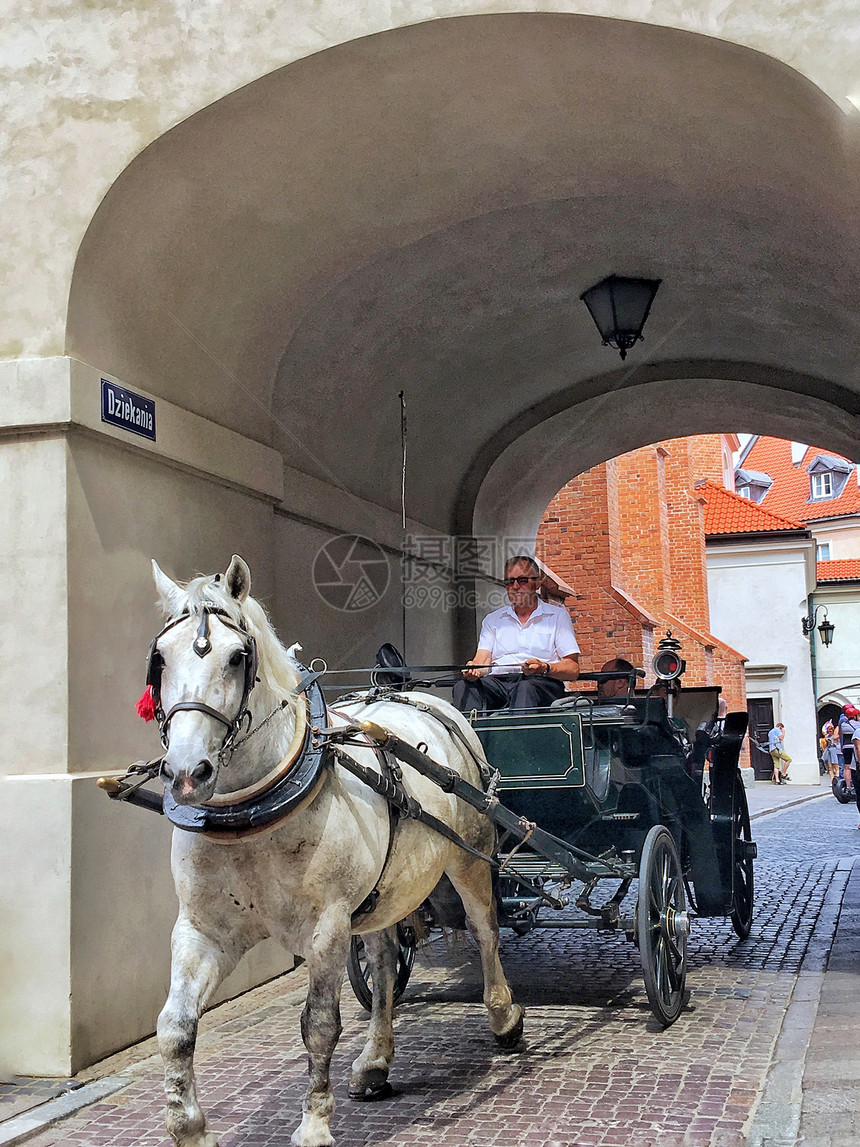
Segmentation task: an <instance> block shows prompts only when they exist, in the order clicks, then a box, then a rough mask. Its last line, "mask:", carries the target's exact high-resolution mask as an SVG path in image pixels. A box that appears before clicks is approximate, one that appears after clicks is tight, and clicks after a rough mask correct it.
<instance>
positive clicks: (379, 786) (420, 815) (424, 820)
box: [321, 729, 498, 920]
mask: <svg viewBox="0 0 860 1147" xmlns="http://www.w3.org/2000/svg"><path fill="white" fill-rule="evenodd" d="M349 731H350V730H340V729H339V730H337V732H338V733H341V734H342V733H344V732H347V733H348V732H349ZM321 732H323V730H321ZM330 750H331V752H332V753H333V755H334V756H335V758H336V759H337V761H338V764H340V765H342V766H343V768H345V769H346V770H347V772H350V773H352V775H353V776H354V777H357V778H358V779H359V780H360V781H361V782H362V783H363V784H365V785H367V787H368V788H369V789H373V791H374V792H375V793H379V795H380V796H381V797H384V798H385V800H386V802H387V803H388V806H389V809H393V810H395V815H396V820H395V822H394V823H393V824H392V828H391V833H390V835H389V840H388V851H387V853H386V856H385V861H384V863H383V866H382V871H381V872H380V874H379V876H378V877H377V880H376V884H375V885H374V888H373V891H372V892H371V893H370V894H369V895H368V896H367V897H365V899H364V901H363V902H362V903H361V904H360V905H359V906H358V908H357V909H356V910H355V912H354V913H353V916H352V918H353V920H355V919H357V918H359V917H361V916H366V915H368V914H369V913H370V912H372V911H373V909H374V908H375V907H376V902H377V900H378V899H379V891H378V888H379V885H380V884H381V883H382V878H383V876H384V874H385V869H386V867H387V866H388V861H389V859H390V857H391V852H392V848H393V844H394V831H395V829H396V827H397V823H398V822H399V820H400V818H401V817H404V816H405V817H407V818H408V819H409V820H417V821H419V822H420V823H421V824H424V825H426V826H427V827H428V828H431V829H433V831H434V832H438V833H439V835H440V836H444V837H445V838H446V839H447V840H450V841H451V842H452V843H453V844H456V845H457V847H458V848H462V849H463V850H464V851H465V852H468V853H469V854H470V855H471V856H474V857H476V858H477V859H478V860H483V861H485V862H486V863H487V864H489V865H490V866H491V867H492V868H498V862H497V861H495V860H494V859H493V858H492V857H491V856H487V855H486V853H483V852H480V851H479V850H478V849H477V848H473V847H472V845H471V844H468V843H467V842H466V841H465V840H464V839H463V838H462V836H460V834H459V833H458V832H455V831H454V829H453V828H450V827H449V826H448V825H447V824H445V822H444V821H442V820H440V819H439V818H438V817H436V816H433V814H432V813H429V812H427V810H426V809H425V808H423V807H422V806H421V804H420V803H419V802H418V801H417V800H416V799H415V798H414V797H411V796H410V795H409V794H408V793H407V792H406V789H405V788H404V787H403V783H402V775H403V774H402V771H401V769H400V764H399V762H398V761H397V759H396V758H395V757H394V754H393V753H389V752H388V750H386V749H381V748H379V747H378V746H377V748H376V751H377V759H378V760H379V762H380V766H381V769H382V771H381V772H379V773H378V772H376V770H375V769H369V768H367V767H366V766H365V765H361V764H359V763H358V761H355V760H353V758H352V757H350V756H349V755H348V754H347V753H345V752H344V751H343V750H342V749H341V748H340V747H339V746H338V745H334V744H332V745H330Z"/></svg>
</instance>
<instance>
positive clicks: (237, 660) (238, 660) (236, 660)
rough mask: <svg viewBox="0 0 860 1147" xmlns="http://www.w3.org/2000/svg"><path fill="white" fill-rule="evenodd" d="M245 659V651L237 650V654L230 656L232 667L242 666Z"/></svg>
mask: <svg viewBox="0 0 860 1147" xmlns="http://www.w3.org/2000/svg"><path fill="white" fill-rule="evenodd" d="M244 657H245V651H244V649H237V650H236V652H235V653H231V654H230V664H231V665H241V664H242V661H243V660H244Z"/></svg>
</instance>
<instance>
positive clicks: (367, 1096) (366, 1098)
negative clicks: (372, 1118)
mask: <svg viewBox="0 0 860 1147" xmlns="http://www.w3.org/2000/svg"><path fill="white" fill-rule="evenodd" d="M393 1094H394V1088H393V1087H392V1086H391V1084H390V1083H389V1082H388V1077H387V1075H386V1073H385V1072H382V1071H369V1072H368V1073H367V1075H366V1076H365V1078H364V1079H363V1080H362V1081H361V1084H360V1085H359V1086H358V1087H356V1086H354V1085H353V1084H350V1087H349V1098H350V1099H354V1100H356V1102H358V1103H374V1102H375V1101H376V1100H377V1099H390V1098H391V1096H392V1095H393Z"/></svg>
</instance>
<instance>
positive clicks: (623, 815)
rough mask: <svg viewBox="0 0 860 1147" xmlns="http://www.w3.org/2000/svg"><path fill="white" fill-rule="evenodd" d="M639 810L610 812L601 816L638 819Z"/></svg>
mask: <svg viewBox="0 0 860 1147" xmlns="http://www.w3.org/2000/svg"><path fill="white" fill-rule="evenodd" d="M638 819H639V813H638V812H608V813H605V814H604V816H602V817H601V820H638Z"/></svg>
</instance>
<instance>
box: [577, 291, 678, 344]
mask: <svg viewBox="0 0 860 1147" xmlns="http://www.w3.org/2000/svg"><path fill="white" fill-rule="evenodd" d="M662 282H663V280H662V279H625V278H624V276H623V275H610V276H609V278H608V279H601V281H600V282H599V283H595V284H594V286H593V287H589V288H588V290H587V291H583V292H582V294H581V295H580V296H579V297H580V298H581V299H582V301H583V302H584V303H585V305H586V306H587V307H588V311H589V314H590V315H591V317H592V318H593V319H594V323H595V326H596V327H597V329H598V330H599V331H600V337H601V338H602V339H603V345H604V346H611V347H614V348H615V349H616V350H617V351H618V352H619V354H620V355H621V358H622V359H625V358H627V352H628V350H630V348H631V347H632V346H633V344H634V343H636V342H638V341H639V339H641V338H642V328H643V327H644V326H645V320H646V319H647V318H648V312H649V311H650V310H651V304H652V303H653V302H654V296H655V295H656V294H657V288H658V287H659V286H660V284H661V283H662Z"/></svg>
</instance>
